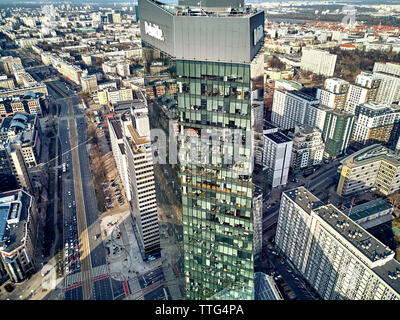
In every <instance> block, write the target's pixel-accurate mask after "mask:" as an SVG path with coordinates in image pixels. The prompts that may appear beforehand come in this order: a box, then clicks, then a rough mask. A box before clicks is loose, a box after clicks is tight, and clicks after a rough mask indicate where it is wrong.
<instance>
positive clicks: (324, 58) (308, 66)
mask: <svg viewBox="0 0 400 320" xmlns="http://www.w3.org/2000/svg"><path fill="white" fill-rule="evenodd" d="M336 59H337V55H336V54H331V53H329V52H328V51H324V50H319V49H310V48H303V50H302V57H301V69H303V70H305V71H309V72H312V73H315V74H320V75H323V76H326V77H332V76H333V73H334V72H335V65H336Z"/></svg>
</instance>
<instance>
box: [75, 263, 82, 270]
mask: <svg viewBox="0 0 400 320" xmlns="http://www.w3.org/2000/svg"><path fill="white" fill-rule="evenodd" d="M80 268H81V263H80V262H79V261H77V262H76V269H77V270H79V269H80Z"/></svg>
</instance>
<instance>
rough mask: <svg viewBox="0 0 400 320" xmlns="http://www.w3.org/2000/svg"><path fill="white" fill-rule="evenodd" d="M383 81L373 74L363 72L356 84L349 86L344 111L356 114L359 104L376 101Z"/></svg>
mask: <svg viewBox="0 0 400 320" xmlns="http://www.w3.org/2000/svg"><path fill="white" fill-rule="evenodd" d="M380 84H381V79H380V78H378V77H377V76H376V75H374V74H372V73H367V72H362V73H360V74H359V75H358V76H357V78H356V83H355V84H350V85H349V90H348V93H347V97H346V102H345V108H344V110H345V111H346V112H348V113H351V114H354V113H355V110H356V107H357V106H358V105H359V104H362V103H365V102H369V101H375V100H376V97H377V94H378V90H379V87H380Z"/></svg>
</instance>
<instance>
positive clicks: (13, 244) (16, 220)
mask: <svg viewBox="0 0 400 320" xmlns="http://www.w3.org/2000/svg"><path fill="white" fill-rule="evenodd" d="M30 206H31V196H30V195H29V194H27V193H26V192H25V191H23V190H14V191H8V192H3V193H0V247H2V249H1V250H2V251H3V252H11V251H13V250H15V249H17V248H18V247H20V246H21V245H22V244H23V239H24V238H25V225H26V222H27V220H28V216H29V208H30ZM15 210H18V213H19V216H18V215H17V212H16V211H15Z"/></svg>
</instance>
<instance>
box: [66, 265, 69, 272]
mask: <svg viewBox="0 0 400 320" xmlns="http://www.w3.org/2000/svg"><path fill="white" fill-rule="evenodd" d="M65 272H66V274H69V267H68V266H66V267H65Z"/></svg>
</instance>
